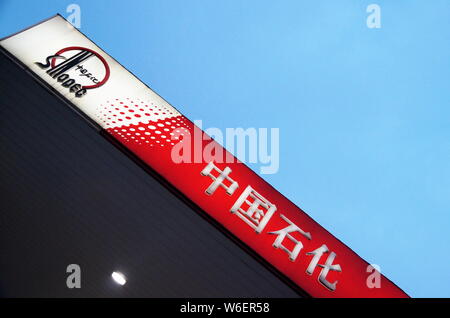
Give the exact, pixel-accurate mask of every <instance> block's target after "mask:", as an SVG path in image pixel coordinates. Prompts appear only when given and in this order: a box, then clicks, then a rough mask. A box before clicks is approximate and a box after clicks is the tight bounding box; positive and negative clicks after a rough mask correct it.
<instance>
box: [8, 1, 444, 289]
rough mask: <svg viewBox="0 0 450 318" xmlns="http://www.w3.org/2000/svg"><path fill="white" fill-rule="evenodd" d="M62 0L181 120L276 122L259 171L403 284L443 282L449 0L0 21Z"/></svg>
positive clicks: (11, 9) (245, 4) (13, 6)
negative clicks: (273, 169) (270, 166)
mask: <svg viewBox="0 0 450 318" xmlns="http://www.w3.org/2000/svg"><path fill="white" fill-rule="evenodd" d="M70 3H76V4H78V5H80V7H81V31H82V32H83V33H85V34H86V35H88V36H89V37H90V38H91V39H92V40H94V41H95V42H96V43H97V44H98V45H99V46H100V47H102V48H103V49H104V50H105V51H106V52H108V53H109V54H110V55H112V56H113V57H115V58H116V59H117V60H118V61H119V62H121V63H122V64H123V65H124V66H125V67H127V68H128V69H129V70H131V71H132V72H133V73H135V74H136V75H137V76H138V77H139V78H140V79H141V80H143V81H144V82H145V83H146V84H148V85H149V86H150V87H152V88H153V89H154V90H155V91H156V92H158V93H159V94H160V95H161V96H163V97H164V98H165V99H166V100H168V101H169V102H170V103H171V104H172V105H174V106H175V107H176V108H177V109H179V110H180V111H181V112H182V113H183V114H184V115H186V116H187V117H189V118H190V119H192V120H194V119H202V120H203V126H204V127H218V128H221V129H225V128H226V127H244V128H246V127H257V128H258V127H267V128H271V127H278V128H280V170H279V172H278V173H277V174H273V175H264V176H263V177H264V178H265V179H266V180H267V181H268V182H270V183H271V184H272V185H274V186H275V187H276V188H277V189H278V190H279V191H280V192H282V193H283V194H285V195H286V196H287V197H288V198H289V199H291V200H292V201H293V202H294V203H296V204H297V205H299V206H300V207H302V208H303V209H304V210H305V211H306V212H307V213H309V214H310V215H311V216H312V217H313V218H314V219H315V220H316V221H318V222H319V223H320V224H322V225H323V226H324V227H325V228H327V229H328V230H329V231H331V232H332V233H333V234H334V235H336V236H337V237H338V238H340V239H341V240H342V241H343V242H344V243H346V244H347V245H349V246H350V247H351V248H352V249H354V250H355V251H356V252H357V253H358V254H360V255H361V256H362V257H363V258H365V259H366V260H367V261H368V262H370V263H375V264H379V265H380V266H381V270H382V272H383V273H384V274H386V275H387V276H388V277H389V278H391V279H392V280H393V281H394V282H395V283H397V284H398V285H399V286H400V287H402V288H403V289H404V290H405V291H406V292H407V293H409V294H410V295H411V296H415V297H450V290H449V289H448V287H447V283H448V282H450V271H449V270H446V265H447V264H449V263H450V233H449V229H450V109H449V106H450V89H449V81H448V80H449V77H450V41H449V39H450V1H445V0H442V1H439V0H434V1H427V0H421V1H417V0H398V1H380V0H378V1H374V0H372V1H363V0H360V1H356V0H345V1H318V0H314V1H313V0H311V1H297V0H293V1H261V0H258V1H230V0H227V1H225V0H223V1H217V0H215V1H206V0H205V1H194V0H190V1H172V0H170V1H162V0H160V1H133V0H130V1H100V0H96V1H84V0H77V1H62V0H60V1H49V0H47V1H44V0H41V1H39V2H38V1H28V0H0V36H1V37H3V36H6V35H9V34H11V33H13V32H16V31H18V30H20V29H22V28H25V27H27V26H30V25H31V24H34V23H36V22H39V21H41V20H43V19H45V18H47V17H49V16H51V15H53V14H55V13H60V14H61V15H63V16H65V17H67V16H68V13H66V7H67V6H68V5H69V4H70ZM371 3H376V4H378V5H380V7H381V24H382V27H381V28H380V29H369V28H367V26H366V18H367V15H368V14H367V13H366V7H367V6H368V5H369V4H371ZM252 168H254V169H255V170H256V171H257V170H258V166H252Z"/></svg>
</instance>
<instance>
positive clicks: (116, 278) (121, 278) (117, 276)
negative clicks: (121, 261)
mask: <svg viewBox="0 0 450 318" xmlns="http://www.w3.org/2000/svg"><path fill="white" fill-rule="evenodd" d="M111 277H112V279H114V281H115V282H116V283H117V284H119V285H122V286H123V285H125V283H126V282H127V280H126V278H125V276H124V275H123V274H122V273H119V272H113V273H112V274H111Z"/></svg>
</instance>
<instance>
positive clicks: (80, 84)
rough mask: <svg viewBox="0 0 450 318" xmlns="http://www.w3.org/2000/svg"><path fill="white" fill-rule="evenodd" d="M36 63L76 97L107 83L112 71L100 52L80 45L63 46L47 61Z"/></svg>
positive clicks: (48, 57)
mask: <svg viewBox="0 0 450 318" xmlns="http://www.w3.org/2000/svg"><path fill="white" fill-rule="evenodd" d="M35 64H36V65H37V66H39V67H40V68H41V69H43V70H47V74H48V75H49V76H51V77H52V78H54V79H55V80H56V81H57V82H59V83H61V86H62V87H64V88H67V89H68V90H69V91H70V92H71V93H73V94H74V95H75V96H76V97H83V96H84V95H86V93H87V91H88V90H89V89H94V88H98V87H100V86H102V85H103V84H105V83H106V81H108V78H109V73H110V71H109V66H108V63H106V60H105V59H104V58H103V57H102V56H101V55H100V54H98V53H97V52H95V51H93V50H91V49H88V48H85V47H79V46H71V47H66V48H63V49H61V50H59V51H58V52H56V53H55V54H53V55H49V56H47V58H46V59H45V63H41V62H35Z"/></svg>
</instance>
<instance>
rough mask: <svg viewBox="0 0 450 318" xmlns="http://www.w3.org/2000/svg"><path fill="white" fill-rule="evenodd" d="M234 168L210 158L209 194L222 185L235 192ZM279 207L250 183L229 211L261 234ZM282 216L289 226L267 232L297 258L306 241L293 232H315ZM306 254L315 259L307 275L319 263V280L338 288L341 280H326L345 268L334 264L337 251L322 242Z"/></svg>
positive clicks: (206, 172) (304, 234)
mask: <svg viewBox="0 0 450 318" xmlns="http://www.w3.org/2000/svg"><path fill="white" fill-rule="evenodd" d="M231 172H232V170H231V169H230V168H229V167H225V169H223V170H220V169H219V168H218V167H217V166H215V165H214V163H213V162H212V161H211V162H209V163H208V164H207V165H206V167H205V168H203V170H202V171H201V172H200V173H201V175H202V176H208V177H210V178H211V179H212V180H213V182H212V183H211V185H210V186H209V187H208V188H207V189H206V191H205V192H206V194H207V195H213V194H214V192H215V191H216V190H217V189H218V188H219V187H222V188H224V189H225V191H226V193H227V194H228V195H230V196H232V195H233V194H234V193H235V191H236V189H238V188H239V184H238V182H236V181H235V180H233V179H232V178H231V177H230V176H229V175H230V173H231ZM225 181H226V183H225ZM276 210H277V207H276V206H275V204H273V203H271V202H270V201H269V200H267V199H266V198H264V197H263V196H262V195H261V194H259V193H258V192H257V191H256V190H255V189H253V188H252V187H251V186H250V185H248V186H247V187H246V188H245V190H244V191H243V192H242V193H241V195H240V196H239V198H238V199H237V200H236V202H235V203H234V204H233V206H232V207H231V209H230V212H231V213H232V214H235V215H236V216H238V217H239V218H240V219H241V220H242V221H244V222H245V223H246V224H247V225H249V226H250V227H251V228H252V229H253V230H254V231H255V232H256V233H257V234H261V233H262V232H263V230H264V228H265V227H266V225H267V224H268V223H269V221H270V219H271V218H272V217H273V216H274V214H275V212H276ZM279 217H280V218H281V219H282V220H283V221H284V222H285V223H286V227H285V228H282V229H279V230H278V231H274V232H268V233H266V234H269V235H276V237H275V240H274V242H273V244H272V246H273V247H274V248H276V249H281V250H282V251H284V252H286V253H287V255H288V256H289V260H291V261H292V262H295V260H296V259H297V257H298V255H299V254H300V252H301V250H302V248H303V243H302V242H301V241H299V240H297V239H296V238H295V237H294V236H293V235H292V234H294V233H300V235H301V236H302V237H304V238H305V239H306V240H309V241H310V240H312V236H311V234H310V233H309V232H305V231H304V230H303V229H301V228H300V227H299V226H298V225H297V224H294V223H293V222H292V221H291V220H289V219H288V218H287V217H286V216H284V215H283V214H279ZM287 240H289V241H291V244H290V246H292V243H293V244H294V245H293V246H294V247H293V248H288V247H287V246H286V245H283V242H285V243H287ZM324 254H329V255H328V257H327V259H326V260H325V263H324V264H319V262H320V260H321V259H322V256H323V255H324ZM305 255H312V259H311V261H310V263H309V266H308V268H307V269H306V273H307V274H308V275H312V274H313V273H314V271H315V269H316V268H317V267H320V268H321V272H320V274H319V282H320V283H321V284H322V285H323V286H325V287H326V288H327V289H328V290H330V291H334V290H336V285H337V283H338V281H335V282H333V283H331V282H329V281H327V275H328V273H329V271H337V272H341V271H342V269H341V266H340V265H339V264H333V262H334V259H335V258H336V253H334V252H330V250H329V249H328V247H327V246H326V245H325V244H323V245H322V246H320V247H319V248H317V249H316V250H314V251H311V252H307V253H305Z"/></svg>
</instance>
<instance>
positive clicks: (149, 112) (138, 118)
mask: <svg viewBox="0 0 450 318" xmlns="http://www.w3.org/2000/svg"><path fill="white" fill-rule="evenodd" d="M96 116H97V118H98V119H99V121H100V123H101V125H102V126H103V127H104V128H115V127H121V126H129V125H137V124H140V123H150V122H156V121H160V120H164V119H170V118H172V117H177V116H181V114H180V113H179V112H177V111H176V110H175V109H174V108H172V107H170V106H164V105H156V104H155V103H153V102H146V101H144V100H140V99H139V98H123V99H119V98H116V99H112V100H107V101H106V103H104V104H101V105H100V106H98V107H97V113H96Z"/></svg>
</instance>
